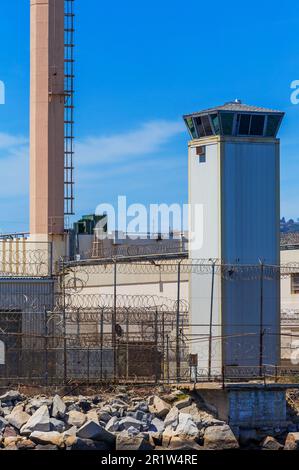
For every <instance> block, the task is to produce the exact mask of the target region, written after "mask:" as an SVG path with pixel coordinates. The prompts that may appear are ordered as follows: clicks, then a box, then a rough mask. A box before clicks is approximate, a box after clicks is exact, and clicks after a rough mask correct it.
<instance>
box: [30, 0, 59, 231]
mask: <svg viewBox="0 0 299 470" xmlns="http://www.w3.org/2000/svg"><path fill="white" fill-rule="evenodd" d="M30 54H31V72H30V73H31V77H30V233H31V236H41V238H47V235H51V234H53V235H60V234H63V233H64V0H31V47H30Z"/></svg>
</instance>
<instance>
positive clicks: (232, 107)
mask: <svg viewBox="0 0 299 470" xmlns="http://www.w3.org/2000/svg"><path fill="white" fill-rule="evenodd" d="M217 111H240V112H242V111H243V112H251V113H280V114H284V113H283V111H278V110H275V109H269V108H262V107H260V106H251V105H248V104H243V103H241V102H240V101H229V102H228V103H224V104H223V105H221V106H215V107H214V108H208V109H203V110H201V111H197V112H195V113H191V114H188V115H187V116H190V115H193V114H210V113H214V112H217Z"/></svg>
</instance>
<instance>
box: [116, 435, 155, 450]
mask: <svg viewBox="0 0 299 470" xmlns="http://www.w3.org/2000/svg"><path fill="white" fill-rule="evenodd" d="M153 448H154V447H153V446H152V444H151V443H150V442H149V441H147V440H146V439H145V438H144V436H134V437H132V436H129V435H128V436H126V435H125V434H123V433H122V434H119V435H118V436H116V451H136V450H152V449H153Z"/></svg>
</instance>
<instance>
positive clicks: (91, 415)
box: [86, 410, 99, 423]
mask: <svg viewBox="0 0 299 470" xmlns="http://www.w3.org/2000/svg"><path fill="white" fill-rule="evenodd" d="M86 416H87V421H94V422H95V423H99V417H98V413H97V410H89V411H88V412H87V414H86Z"/></svg>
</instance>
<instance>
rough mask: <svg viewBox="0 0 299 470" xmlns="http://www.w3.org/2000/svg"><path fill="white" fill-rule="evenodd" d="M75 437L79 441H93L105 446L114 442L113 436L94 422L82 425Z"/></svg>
mask: <svg viewBox="0 0 299 470" xmlns="http://www.w3.org/2000/svg"><path fill="white" fill-rule="evenodd" d="M77 436H78V437H80V438H81V439H92V440H93V441H102V442H106V443H107V444H113V443H114V442H115V436H114V435H113V434H111V433H110V432H108V431H106V429H104V428H102V426H100V425H99V424H97V423H95V422H94V421H88V422H87V423H85V424H83V426H82V427H81V428H80V429H79V430H78V432H77Z"/></svg>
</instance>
